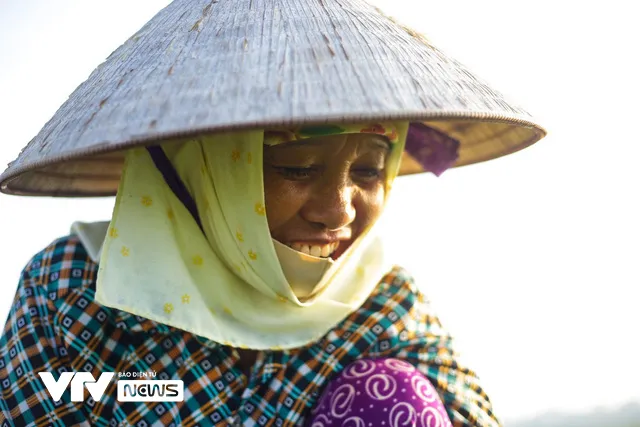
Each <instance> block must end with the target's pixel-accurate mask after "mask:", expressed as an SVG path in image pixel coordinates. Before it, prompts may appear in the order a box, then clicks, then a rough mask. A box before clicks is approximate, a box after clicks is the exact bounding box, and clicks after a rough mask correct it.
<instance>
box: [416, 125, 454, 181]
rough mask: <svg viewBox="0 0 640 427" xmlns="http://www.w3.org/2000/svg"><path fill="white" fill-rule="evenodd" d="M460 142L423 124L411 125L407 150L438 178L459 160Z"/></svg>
mask: <svg viewBox="0 0 640 427" xmlns="http://www.w3.org/2000/svg"><path fill="white" fill-rule="evenodd" d="M459 148H460V142H458V141H457V140H455V139H453V138H451V137H450V136H448V135H446V134H444V133H442V132H440V131H438V130H436V129H433V128H430V127H428V126H426V125H424V124H422V123H411V124H410V125H409V132H408V133H407V141H406V144H405V150H406V151H407V153H409V154H410V155H411V157H413V158H414V159H415V160H416V161H417V162H418V163H420V165H421V166H422V167H423V168H424V170H426V171H429V172H432V173H433V174H434V175H436V176H440V175H442V173H443V172H444V171H446V170H447V169H449V168H450V167H451V166H453V165H454V164H455V162H456V160H458V149H459Z"/></svg>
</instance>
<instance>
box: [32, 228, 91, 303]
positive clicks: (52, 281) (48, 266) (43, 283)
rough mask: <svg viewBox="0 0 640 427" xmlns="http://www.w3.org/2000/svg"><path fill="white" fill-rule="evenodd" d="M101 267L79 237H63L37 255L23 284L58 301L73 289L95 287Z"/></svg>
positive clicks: (33, 258)
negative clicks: (99, 267)
mask: <svg viewBox="0 0 640 427" xmlns="http://www.w3.org/2000/svg"><path fill="white" fill-rule="evenodd" d="M97 271H98V264H97V263H95V262H94V261H93V260H92V259H91V257H90V256H89V254H88V252H87V250H86V248H85V247H84V245H83V244H82V243H81V241H80V239H79V238H78V237H77V236H76V235H68V236H64V237H60V238H58V239H56V240H54V241H53V242H51V243H50V244H49V245H47V246H46V247H45V248H44V249H42V250H40V251H39V252H38V253H36V254H35V255H34V256H33V257H32V258H31V259H30V260H29V262H28V263H27V265H26V267H25V268H24V270H23V271H22V277H21V279H22V280H21V283H22V286H23V287H25V288H32V289H34V290H37V291H39V292H44V293H46V296H47V299H49V300H55V299H58V298H60V297H62V296H63V295H65V294H67V293H68V292H69V291H71V290H73V289H81V288H87V287H91V286H95V277H96V273H97Z"/></svg>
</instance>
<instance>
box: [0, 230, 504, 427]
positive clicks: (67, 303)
mask: <svg viewBox="0 0 640 427" xmlns="http://www.w3.org/2000/svg"><path fill="white" fill-rule="evenodd" d="M97 272H98V265H97V264H95V263H94V262H92V261H91V259H90V258H89V256H88V255H87V252H86V250H85V248H84V247H83V246H82V245H81V244H80V242H79V240H78V239H77V238H76V237H66V238H63V239H59V240H57V241H55V242H53V243H52V244H51V245H50V246H48V247H47V248H46V249H44V250H43V251H42V252H40V253H39V254H37V255H36V256H35V257H34V258H33V259H32V260H31V261H30V262H29V264H28V265H27V267H26V268H25V270H24V272H23V275H22V278H21V280H20V284H19V287H18V291H17V294H16V297H15V301H14V304H13V306H12V308H11V312H10V314H9V318H8V321H7V324H6V327H5V329H4V333H3V336H2V339H1V340H0V390H1V394H0V426H7V425H9V426H11V425H16V426H41V425H47V426H49V425H51V426H72V425H74V426H75V425H99V426H137V427H143V426H209V425H244V426H264V425H269V426H293V425H302V424H303V423H304V420H305V417H306V416H307V415H308V414H309V413H310V411H311V409H312V407H313V406H314V403H315V402H316V400H317V399H318V397H319V394H320V393H321V391H322V390H323V389H324V387H325V386H326V385H327V383H328V381H330V380H331V378H332V377H334V376H335V375H336V373H337V372H339V371H340V370H341V369H343V368H344V367H345V366H346V365H348V364H349V363H351V362H353V361H354V360H356V359H358V358H365V357H366V358H379V357H395V358H398V359H403V360H406V361H408V362H410V363H412V364H413V365H414V366H416V367H417V368H418V369H419V370H420V371H422V373H424V374H425V375H426V376H427V378H429V380H430V381H431V382H432V383H433V385H434V386H435V387H436V388H437V389H438V392H439V394H440V397H441V398H442V400H443V402H444V404H445V406H446V408H447V411H448V414H449V417H450V418H451V420H452V422H453V424H454V425H457V426H462V425H474V426H496V425H499V422H498V420H497V419H496V418H495V416H494V415H493V413H492V410H491V403H490V402H489V399H488V397H487V395H486V394H485V393H484V392H483V390H482V389H481V388H480V386H479V385H478V382H477V378H476V376H475V374H474V373H473V372H472V371H470V370H468V369H466V368H464V367H462V366H460V365H459V363H458V362H457V360H456V355H455V353H454V352H453V350H452V349H451V338H450V337H449V335H447V334H446V333H445V332H444V331H443V330H442V328H441V326H440V322H439V320H438V319H437V317H435V316H434V315H433V314H432V313H431V311H430V309H429V305H428V303H427V302H426V300H425V299H424V297H423V296H422V295H421V294H420V292H419V290H418V289H417V287H416V286H415V284H414V283H413V281H412V279H411V278H410V277H409V276H408V275H407V273H406V272H405V271H403V270H402V269H400V268H395V269H394V270H392V271H391V272H389V273H388V274H387V275H386V276H385V277H384V278H383V279H382V280H381V282H380V284H379V286H378V288H377V289H376V290H375V291H374V292H373V293H372V295H371V297H370V298H369V299H368V300H367V301H366V302H365V304H364V305H363V306H362V307H361V308H360V309H358V310H357V311H356V312H354V313H353V314H351V315H350V316H349V317H348V318H346V319H345V320H344V321H342V322H341V323H340V324H339V325H338V326H337V327H335V328H334V329H333V330H331V331H329V332H328V333H327V334H326V336H325V337H324V338H323V339H322V340H320V341H319V342H316V343H313V344H311V345H308V346H306V347H303V348H299V349H295V350H291V351H264V352H259V355H258V358H257V361H256V364H255V365H254V367H253V370H252V375H251V376H250V377H247V376H246V375H244V374H243V373H242V371H241V369H240V368H239V365H238V354H237V352H235V351H233V350H232V349H231V348H229V347H225V346H223V345H220V344H217V343H215V342H213V341H210V340H207V339H204V338H202V337H199V336H196V335H193V334H191V333H188V332H185V331H182V330H179V329H175V328H172V327H170V326H168V325H164V324H159V323H156V322H153V321H151V320H149V319H145V318H142V317H139V316H134V315H132V314H130V313H127V312H123V311H119V310H115V309H111V308H108V307H105V306H101V305H99V304H97V303H96V302H94V292H95V279H96V273H97ZM45 371H50V372H54V376H55V377H57V376H58V375H59V374H60V373H62V372H90V373H91V374H92V375H93V376H94V378H98V377H99V376H100V374H101V373H102V372H115V373H116V375H115V376H114V378H113V379H112V380H111V383H109V385H108V387H107V388H106V390H105V393H104V395H103V397H102V398H101V399H100V400H99V401H94V400H93V398H91V396H89V395H88V393H86V392H85V398H86V400H85V401H84V402H71V401H70V397H69V396H70V395H69V390H68V389H67V391H65V393H64V395H63V397H62V399H60V400H59V401H54V400H53V399H52V398H51V397H50V395H49V393H48V391H47V390H46V388H45V386H44V383H43V382H42V380H41V379H40V377H39V375H38V372H45ZM140 371H145V372H149V371H155V372H156V373H157V376H156V377H155V379H161V380H162V379H179V380H183V381H184V385H185V388H184V401H183V402H119V401H118V400H117V399H116V397H117V384H116V383H117V380H118V378H119V375H120V373H126V372H136V373H137V372H140ZM129 379H130V378H129Z"/></svg>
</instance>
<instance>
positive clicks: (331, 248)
mask: <svg viewBox="0 0 640 427" xmlns="http://www.w3.org/2000/svg"><path fill="white" fill-rule="evenodd" d="M288 246H289V247H290V248H291V249H293V250H295V251H298V252H302V253H303V254H306V255H311V256H314V257H321V258H327V257H329V256H331V254H332V253H334V252H335V251H336V249H338V246H340V242H333V243H329V244H326V245H305V244H304V243H290V244H289V245H288Z"/></svg>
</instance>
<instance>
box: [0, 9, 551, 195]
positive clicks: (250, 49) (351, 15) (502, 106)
mask: <svg viewBox="0 0 640 427" xmlns="http://www.w3.org/2000/svg"><path fill="white" fill-rule="evenodd" d="M392 119H393V120H409V121H412V122H425V123H427V124H428V125H429V126H430V127H432V128H435V129H438V130H441V131H443V132H444V133H446V134H447V135H449V136H451V137H453V138H455V139H457V140H458V141H459V142H460V150H459V158H458V160H457V162H456V166H462V165H467V164H471V163H476V162H480V161H485V160H489V159H493V158H496V157H499V156H502V155H505V154H509V153H512V152H514V151H517V150H520V149H522V148H524V147H527V146H529V145H531V144H533V143H534V142H536V141H538V140H539V139H540V138H542V137H543V136H544V134H545V131H544V129H543V128H542V127H540V126H539V125H537V124H536V123H534V121H533V120H532V118H531V116H530V115H529V114H528V113H526V112H525V111H524V110H523V109H521V108H520V107H517V106H514V105H511V104H509V103H507V102H506V101H505V99H504V98H503V96H502V95H500V94H499V93H498V92H496V91H495V90H493V89H491V88H490V87H488V86H487V85H486V84H485V83H484V82H483V81H481V80H480V79H478V78H477V77H475V76H474V75H473V74H472V73H471V72H469V71H468V70H467V69H466V68H465V67H464V66H462V65H461V64H460V63H458V62H457V61H455V60H454V59H452V58H450V57H448V56H445V55H444V54H443V53H442V52H441V51H439V50H438V49H437V48H435V47H433V46H432V45H431V44H430V43H429V42H428V41H427V40H426V39H425V38H424V37H422V36H420V35H418V34H417V33H415V32H413V31H411V30H409V29H407V28H405V27H403V26H401V25H399V24H398V23H396V22H395V21H393V20H392V19H390V18H388V17H386V16H385V15H384V14H383V13H382V12H381V11H379V10H378V9H376V8H375V7H373V6H371V5H369V4H368V3H366V2H364V1H362V0H214V1H210V0H175V1H173V2H172V3H171V4H170V5H169V6H167V7H166V8H164V9H163V10H161V11H160V12H159V13H158V14H157V15H156V16H155V17H154V18H153V19H151V20H150V21H149V22H148V23H147V24H146V25H145V26H144V27H143V28H142V29H141V30H140V31H138V33H136V34H135V35H134V36H133V37H131V38H130V39H129V40H127V41H126V42H125V43H124V44H123V45H122V46H120V47H119V48H118V49H117V50H116V51H115V52H113V53H112V54H111V56H109V58H107V60H106V61H105V62H104V63H103V64H102V65H100V66H99V67H98V68H97V69H96V70H95V71H94V72H93V73H92V74H91V76H90V77H89V78H88V79H87V80H86V81H85V82H84V83H82V84H81V85H80V86H79V87H78V88H77V89H76V90H75V91H74V92H73V93H72V94H71V96H70V97H69V99H68V100H67V101H66V102H65V103H64V104H63V105H62V106H61V107H60V109H59V110H58V111H57V112H56V114H55V115H54V116H53V118H52V119H51V120H50V121H49V122H48V123H47V124H46V125H45V126H44V127H43V129H42V130H41V131H40V133H38V135H36V137H35V138H33V140H31V142H29V144H28V145H27V146H26V147H25V148H24V149H23V151H22V152H21V153H20V155H19V156H18V158H17V159H16V160H15V161H14V162H12V163H11V164H10V165H9V167H8V168H7V170H6V171H5V172H4V173H3V174H2V175H1V176H0V189H1V190H2V191H3V192H5V193H10V194H24V195H49V196H105V195H112V194H115V192H116V189H117V185H118V182H119V177H120V172H121V168H122V159H123V155H122V151H123V150H125V149H127V148H130V147H133V146H137V145H144V144H150V143H158V142H164V141H171V140H176V139H177V138H181V137H186V136H191V135H195V134H200V133H203V132H212V131H222V130H230V129H246V128H268V127H274V126H282V125H285V126H293V125H301V124H323V123H345V122H352V123H353V122H360V121H362V122H367V121H378V120H392ZM421 171H422V168H421V166H420V164H419V163H418V162H416V161H415V159H412V158H411V156H410V155H408V154H406V153H405V158H404V160H403V165H402V170H401V172H402V174H409V173H416V172H421Z"/></svg>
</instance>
